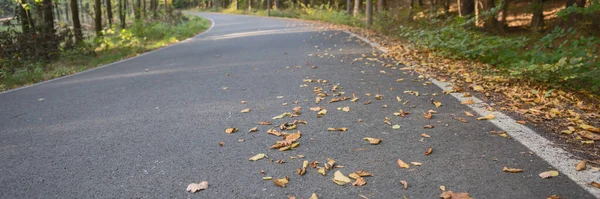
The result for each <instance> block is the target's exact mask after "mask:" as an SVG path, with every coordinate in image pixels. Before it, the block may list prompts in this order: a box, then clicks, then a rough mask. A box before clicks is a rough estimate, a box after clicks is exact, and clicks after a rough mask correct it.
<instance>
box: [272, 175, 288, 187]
mask: <svg viewBox="0 0 600 199" xmlns="http://www.w3.org/2000/svg"><path fill="white" fill-rule="evenodd" d="M289 182H290V180H289V178H288V177H287V176H286V177H285V178H281V179H275V180H273V183H274V184H275V185H277V186H278V187H286V186H287V183H289Z"/></svg>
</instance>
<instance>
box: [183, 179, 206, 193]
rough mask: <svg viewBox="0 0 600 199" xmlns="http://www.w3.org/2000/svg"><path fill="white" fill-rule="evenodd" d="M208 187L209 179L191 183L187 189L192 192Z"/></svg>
mask: <svg viewBox="0 0 600 199" xmlns="http://www.w3.org/2000/svg"><path fill="white" fill-rule="evenodd" d="M206 188H208V182H207V181H202V182H200V183H197V184H196V183H191V184H189V185H188V186H187V189H186V190H187V191H188V192H192V193H196V192H198V191H200V190H204V189H206Z"/></svg>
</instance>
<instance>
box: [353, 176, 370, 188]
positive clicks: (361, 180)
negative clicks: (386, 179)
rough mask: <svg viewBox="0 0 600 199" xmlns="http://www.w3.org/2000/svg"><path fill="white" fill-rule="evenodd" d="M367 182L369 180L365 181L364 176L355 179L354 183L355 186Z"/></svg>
mask: <svg viewBox="0 0 600 199" xmlns="http://www.w3.org/2000/svg"><path fill="white" fill-rule="evenodd" d="M365 184H367V181H365V179H364V178H360V177H359V178H357V179H356V181H354V183H352V185H353V186H363V185H365Z"/></svg>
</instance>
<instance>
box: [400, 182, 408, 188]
mask: <svg viewBox="0 0 600 199" xmlns="http://www.w3.org/2000/svg"><path fill="white" fill-rule="evenodd" d="M400 183H401V184H402V186H404V189H408V182H406V181H405V180H400Z"/></svg>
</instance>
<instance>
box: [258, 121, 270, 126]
mask: <svg viewBox="0 0 600 199" xmlns="http://www.w3.org/2000/svg"><path fill="white" fill-rule="evenodd" d="M258 124H259V125H271V124H272V123H271V122H269V121H262V122H258Z"/></svg>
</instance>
